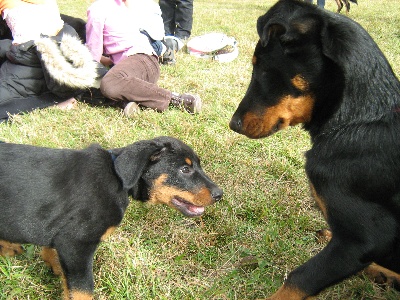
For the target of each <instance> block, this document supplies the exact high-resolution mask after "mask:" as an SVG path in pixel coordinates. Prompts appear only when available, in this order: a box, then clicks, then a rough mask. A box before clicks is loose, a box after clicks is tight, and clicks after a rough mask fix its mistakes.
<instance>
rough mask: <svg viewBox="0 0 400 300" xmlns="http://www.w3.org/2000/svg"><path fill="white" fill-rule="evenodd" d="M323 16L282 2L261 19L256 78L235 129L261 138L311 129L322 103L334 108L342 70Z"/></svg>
mask: <svg viewBox="0 0 400 300" xmlns="http://www.w3.org/2000/svg"><path fill="white" fill-rule="evenodd" d="M324 14H325V12H323V11H322V10H320V9H318V8H317V7H316V6H312V5H309V4H307V3H304V2H299V1H292V0H281V1H279V2H278V3H277V4H275V5H274V6H273V7H272V8H271V9H270V10H269V11H268V12H267V13H266V14H265V15H263V16H261V17H260V18H259V19H258V22H257V31H258V34H259V37H260V39H259V41H258V43H257V46H256V48H255V51H254V56H253V59H252V64H253V73H252V78H251V82H250V84H249V87H248V90H247V92H246V94H245V96H244V98H243V99H242V101H241V103H240V104H239V106H238V108H237V110H236V112H235V113H234V115H233V117H232V119H231V121H230V124H229V126H230V128H231V129H232V130H234V131H236V132H238V133H241V134H244V135H246V136H248V137H250V138H263V137H266V136H269V135H271V134H273V133H275V132H277V131H278V130H281V129H284V128H286V127H288V126H292V125H296V124H299V123H303V124H309V123H310V122H311V120H312V119H313V117H314V115H315V114H314V111H315V108H316V107H318V106H319V105H321V104H319V103H318V101H319V99H322V98H323V101H325V102H326V103H324V104H323V105H326V106H328V105H334V104H332V103H330V102H331V98H332V99H334V97H335V96H337V95H338V93H340V90H341V88H342V87H341V86H340V85H341V84H342V82H341V81H340V80H338V77H340V72H341V71H340V70H339V68H338V66H337V65H336V63H335V62H334V61H333V60H332V59H331V58H330V57H328V55H327V52H328V51H327V48H328V47H330V46H329V45H327V43H329V42H328V41H327V40H329V37H328V36H325V33H326V32H328V31H329V30H330V26H329V21H327V20H326V18H325V17H326V16H325V15H324ZM325 95H328V96H325ZM337 98H340V97H336V99H337ZM332 102H334V101H332Z"/></svg>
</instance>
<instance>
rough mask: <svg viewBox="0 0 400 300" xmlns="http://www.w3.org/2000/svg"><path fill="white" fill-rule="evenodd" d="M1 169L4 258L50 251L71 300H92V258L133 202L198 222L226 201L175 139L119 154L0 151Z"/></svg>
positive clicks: (96, 149) (0, 249)
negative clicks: (25, 249)
mask: <svg viewBox="0 0 400 300" xmlns="http://www.w3.org/2000/svg"><path fill="white" fill-rule="evenodd" d="M0 161H1V163H0V206H1V213H0V240H1V241H0V254H2V255H13V254H17V253H20V252H21V251H22V248H21V246H20V245H19V244H21V243H31V244H36V245H40V246H43V250H42V257H43V259H44V260H45V261H46V262H47V263H48V264H49V265H50V266H51V267H52V268H53V271H54V272H55V273H56V274H59V275H62V278H63V285H64V298H65V299H68V300H71V299H74V300H77V299H79V300H82V299H92V297H93V272H92V264H93V255H94V253H95V250H96V248H97V246H98V244H99V243H100V241H102V240H103V239H104V238H105V237H107V236H108V235H109V234H110V233H111V232H112V231H113V230H114V229H115V227H116V226H118V224H119V223H120V222H121V220H122V218H123V215H124V212H125V209H126V208H127V205H128V203H129V199H128V196H129V195H131V196H132V197H133V198H134V199H137V200H141V201H149V202H151V203H164V204H166V205H168V206H170V207H173V208H175V209H177V210H178V211H180V212H181V213H183V214H184V215H186V216H189V217H195V216H200V215H201V214H203V212H204V207H205V206H208V205H211V204H213V203H214V202H216V201H219V200H220V199H221V197H222V193H223V192H222V190H221V189H220V188H219V187H218V186H217V185H216V184H215V183H213V181H211V179H210V178H209V177H208V176H207V175H206V174H205V173H204V171H203V170H202V168H201V166H200V161H199V158H198V157H197V156H196V154H195V153H194V152H193V150H192V149H191V148H190V147H189V146H187V145H186V144H184V143H182V142H181V141H179V140H177V139H175V138H171V137H158V138H155V139H152V140H143V141H138V142H136V143H133V144H132V145H129V146H127V147H124V148H118V149H112V150H105V149H103V148H101V147H100V146H97V145H93V146H90V147H88V148H86V149H83V150H69V149H49V148H41V147H34V146H28V145H18V144H8V143H0ZM15 243H18V244H15Z"/></svg>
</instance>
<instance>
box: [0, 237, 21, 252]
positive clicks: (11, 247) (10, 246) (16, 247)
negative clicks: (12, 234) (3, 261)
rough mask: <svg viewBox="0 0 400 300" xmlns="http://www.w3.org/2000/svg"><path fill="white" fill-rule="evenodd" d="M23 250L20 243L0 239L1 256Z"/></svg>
mask: <svg viewBox="0 0 400 300" xmlns="http://www.w3.org/2000/svg"><path fill="white" fill-rule="evenodd" d="M22 252H24V250H23V249H22V247H21V245H20V244H14V243H10V242H7V241H2V240H0V255H1V256H14V255H18V254H21V253H22Z"/></svg>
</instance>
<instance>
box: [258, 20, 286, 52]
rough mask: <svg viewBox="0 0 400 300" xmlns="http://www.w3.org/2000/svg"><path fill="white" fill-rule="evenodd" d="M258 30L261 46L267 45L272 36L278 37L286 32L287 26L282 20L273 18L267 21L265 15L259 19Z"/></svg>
mask: <svg viewBox="0 0 400 300" xmlns="http://www.w3.org/2000/svg"><path fill="white" fill-rule="evenodd" d="M257 32H258V35H259V37H260V42H261V46H263V47H266V46H267V45H268V42H269V40H270V39H271V37H278V36H281V35H282V34H284V33H285V32H286V26H285V25H284V23H283V22H282V20H279V19H277V18H273V19H271V20H269V21H268V22H265V17H264V16H261V17H259V18H258V20H257Z"/></svg>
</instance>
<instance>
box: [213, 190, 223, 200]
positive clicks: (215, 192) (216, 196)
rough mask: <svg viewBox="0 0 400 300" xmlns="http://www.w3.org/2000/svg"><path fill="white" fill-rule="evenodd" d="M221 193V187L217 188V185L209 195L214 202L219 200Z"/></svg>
mask: <svg viewBox="0 0 400 300" xmlns="http://www.w3.org/2000/svg"><path fill="white" fill-rule="evenodd" d="M223 194H224V192H223V190H221V189H220V188H218V187H217V188H214V189H213V190H212V191H211V197H212V198H213V199H214V201H215V202H217V201H219V200H221V199H222V196H223Z"/></svg>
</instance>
